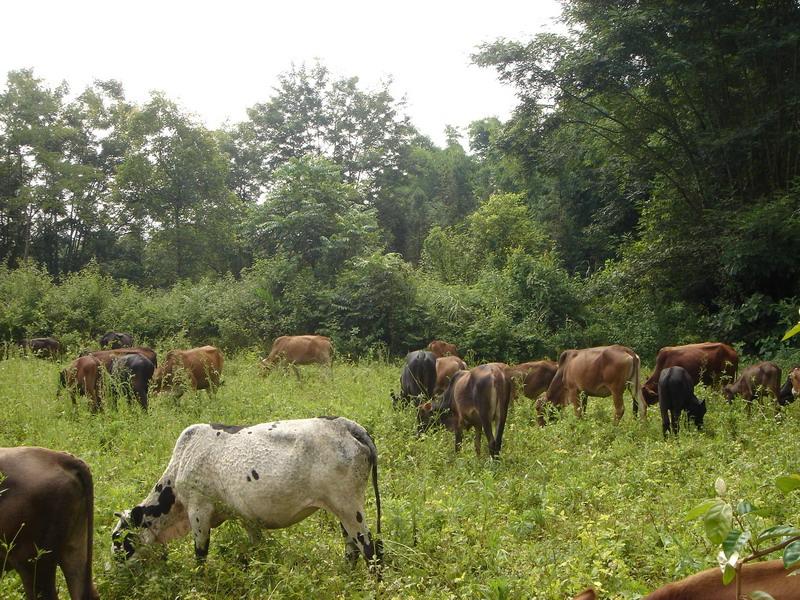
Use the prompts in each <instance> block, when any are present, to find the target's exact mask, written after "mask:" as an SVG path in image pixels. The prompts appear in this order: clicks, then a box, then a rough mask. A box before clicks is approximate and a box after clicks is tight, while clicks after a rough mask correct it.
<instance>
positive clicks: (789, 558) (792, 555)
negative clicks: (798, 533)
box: [783, 540, 800, 569]
mask: <svg viewBox="0 0 800 600" xmlns="http://www.w3.org/2000/svg"><path fill="white" fill-rule="evenodd" d="M798 563H800V540H798V541H796V542H792V543H791V544H789V545H788V546H786V548H784V549H783V566H784V567H786V568H787V569H790V568H792V567H794V566H796V565H797V564H798Z"/></svg>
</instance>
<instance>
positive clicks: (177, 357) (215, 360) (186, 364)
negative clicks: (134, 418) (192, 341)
mask: <svg viewBox="0 0 800 600" xmlns="http://www.w3.org/2000/svg"><path fill="white" fill-rule="evenodd" d="M224 362H225V359H224V358H223V356H222V352H220V351H219V349H217V348H215V347H214V346H201V347H200V348H191V349H189V350H170V351H169V352H167V355H166V356H165V357H164V362H163V364H162V365H161V366H160V367H158V368H157V369H156V372H155V374H154V375H153V382H154V384H155V391H156V392H163V391H166V390H170V391H172V392H173V393H174V394H176V395H177V396H180V395H181V394H183V392H184V391H185V388H186V386H187V385H188V387H190V388H191V389H193V390H208V391H209V392H214V391H216V388H217V387H218V386H219V377H220V375H221V374H222V366H223V363H224Z"/></svg>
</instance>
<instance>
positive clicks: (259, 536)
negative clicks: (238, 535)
mask: <svg viewBox="0 0 800 600" xmlns="http://www.w3.org/2000/svg"><path fill="white" fill-rule="evenodd" d="M244 529H245V531H246V532H247V539H249V540H250V543H251V544H252V545H253V546H256V545H258V544H260V543H261V542H262V540H263V539H264V535H263V531H262V529H261V527H259V526H258V525H255V524H253V523H245V524H244Z"/></svg>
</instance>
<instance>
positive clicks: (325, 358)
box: [261, 335, 333, 379]
mask: <svg viewBox="0 0 800 600" xmlns="http://www.w3.org/2000/svg"><path fill="white" fill-rule="evenodd" d="M277 364H287V365H290V366H291V367H292V369H293V370H294V373H295V375H297V378H298V379H299V378H300V371H298V370H297V365H324V366H327V367H328V368H329V369H332V367H333V345H332V344H331V338H329V337H325V336H324V335H282V336H281V337H279V338H277V339H276V340H275V341H274V342H272V349H271V350H270V352H269V356H267V358H265V359H264V360H262V361H261V366H262V368H263V369H264V372H265V373H266V372H268V371H269V370H270V369H272V367H274V366H275V365H277Z"/></svg>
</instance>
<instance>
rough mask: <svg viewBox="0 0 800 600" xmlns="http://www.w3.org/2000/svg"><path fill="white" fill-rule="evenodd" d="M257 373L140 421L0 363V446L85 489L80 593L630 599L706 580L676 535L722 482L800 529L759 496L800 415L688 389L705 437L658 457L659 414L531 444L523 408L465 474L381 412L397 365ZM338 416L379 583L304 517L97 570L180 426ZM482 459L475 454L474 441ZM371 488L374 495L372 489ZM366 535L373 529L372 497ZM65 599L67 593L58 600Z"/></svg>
mask: <svg viewBox="0 0 800 600" xmlns="http://www.w3.org/2000/svg"><path fill="white" fill-rule="evenodd" d="M257 365H258V357H257V356H256V355H255V354H241V355H238V356H235V357H229V358H228V360H227V362H226V365H225V373H224V379H225V385H224V386H223V387H222V388H221V390H220V391H219V393H218V394H217V395H216V396H215V397H209V396H208V395H207V394H206V393H205V392H201V393H198V394H186V395H184V397H183V398H181V400H180V402H179V403H178V404H176V403H175V402H174V401H173V400H172V399H171V397H168V396H160V397H158V396H154V397H153V399H152V408H151V411H150V413H149V414H146V415H144V414H141V412H140V411H139V410H138V408H136V407H135V406H134V407H132V408H129V407H127V406H125V405H124V403H123V404H122V405H121V406H120V407H119V408H118V409H117V410H106V411H105V412H104V413H102V414H98V415H91V414H89V411H88V409H87V406H86V403H85V402H84V403H79V404H78V405H77V406H76V407H73V406H72V405H71V404H70V403H69V401H68V399H67V398H66V397H62V398H61V399H60V400H56V399H55V389H56V379H57V373H58V370H59V368H60V365H57V364H54V363H51V362H47V361H42V360H36V359H26V358H12V359H9V360H5V361H2V362H0V446H16V445H23V444H26V445H39V446H46V447H49V448H53V449H59V450H66V451H69V452H72V453H73V454H76V455H77V456H79V457H81V458H83V459H84V460H85V461H86V462H87V463H88V464H89V465H90V467H91V468H92V472H93V475H94V481H95V545H94V550H95V564H94V578H95V582H96V584H97V587H98V590H99V592H100V595H101V597H102V598H104V599H116V598H119V599H122V598H126V599H127V598H142V599H144V598H147V599H159V598H165V599H166V598H177V597H180V598H182V599H184V600H185V599H198V598H220V599H221V598H315V599H319V598H322V599H325V598H372V597H381V598H398V599H399V598H431V599H433V598H436V599H441V598H494V599H502V598H543V599H561V598H565V597H571V596H572V595H574V594H576V593H577V592H579V591H580V590H581V589H583V588H585V587H586V586H588V585H594V586H595V587H598V588H600V589H601V590H602V595H603V597H605V598H638V597H639V596H640V595H641V594H644V593H646V592H648V591H650V590H651V589H653V588H654V587H657V586H659V585H661V584H663V583H665V582H667V581H670V580H672V579H674V578H676V577H682V576H684V575H687V574H689V573H692V572H695V571H697V570H699V569H702V568H707V567H709V566H712V565H713V564H714V557H715V555H716V551H715V549H713V548H712V547H711V546H710V545H709V544H708V543H707V542H706V541H704V536H703V531H702V524H701V523H700V522H699V521H696V522H688V523H687V522H685V520H684V518H683V516H684V515H685V514H686V512H687V511H688V510H689V509H690V508H691V507H693V506H694V505H696V504H697V503H698V502H699V501H700V500H702V499H704V498H707V497H710V496H712V495H713V483H714V480H715V479H716V478H717V477H723V478H724V479H725V480H726V482H727V483H728V489H729V496H730V497H731V498H733V499H734V500H737V499H739V498H747V499H749V500H751V501H752V502H753V503H754V504H756V505H758V506H762V505H763V506H773V505H774V506H778V507H780V508H777V509H775V510H773V511H772V512H771V513H769V514H768V515H767V516H766V517H765V518H764V523H773V522H774V523H778V522H792V523H800V518H798V517H799V516H800V515H798V509H800V501H798V498H797V497H796V496H794V497H793V496H788V497H783V496H782V495H781V494H780V493H779V492H777V491H776V490H775V488H774V486H772V481H773V480H774V478H775V477H776V476H778V475H781V474H785V473H789V472H796V471H797V470H798V444H797V440H798V439H799V438H800V403H798V404H796V405H792V406H791V407H789V409H788V410H785V411H784V412H783V418H782V419H781V420H780V421H779V422H776V419H775V418H774V412H773V410H772V408H771V406H770V407H768V408H762V409H758V408H757V409H756V410H754V411H753V414H752V415H751V416H750V417H748V416H747V415H746V414H745V412H744V410H743V409H742V407H741V406H738V405H734V406H733V407H729V406H727V405H725V403H724V402H723V401H722V399H721V397H720V396H719V395H717V394H716V393H712V392H709V391H705V390H702V391H701V393H704V395H705V396H706V397H707V401H708V403H709V411H708V414H707V415H706V430H705V431H704V432H702V433H697V432H696V431H694V430H690V429H689V428H684V429H685V431H682V432H681V435H680V438H679V439H678V440H670V441H667V442H665V441H664V440H663V439H662V436H661V424H660V418H659V416H658V414H657V411H653V410H652V409H651V411H650V412H649V414H650V419H649V421H648V423H647V425H646V426H642V425H641V424H640V423H638V422H635V421H634V420H633V418H632V416H631V414H630V399H629V397H627V396H626V410H627V412H626V415H625V417H624V418H623V420H622V423H621V424H620V425H619V426H616V427H615V426H614V425H612V406H611V401H610V399H590V401H589V410H588V414H587V416H586V417H585V418H584V419H582V420H577V419H575V418H574V416H573V415H572V411H571V410H567V411H564V414H563V416H562V418H561V419H560V420H559V421H557V422H555V423H552V424H550V425H548V426H547V427H546V428H544V429H540V428H539V427H538V426H536V424H535V420H534V412H533V406H532V401H530V400H527V399H525V398H522V399H521V400H520V401H518V402H517V404H516V405H515V406H514V408H513V410H512V413H511V415H510V417H509V422H508V427H507V429H506V436H505V440H504V446H503V450H502V454H501V459H500V460H499V461H496V462H490V461H488V460H487V458H486V456H485V455H484V456H482V457H481V458H480V459H478V458H476V457H475V454H474V452H473V450H472V438H471V434H468V435H467V436H466V437H465V443H464V448H463V449H462V451H461V453H460V454H459V455H456V454H455V453H454V450H453V436H452V434H451V433H449V432H445V431H435V432H431V433H429V434H428V435H427V436H425V437H423V438H421V439H415V438H414V436H413V430H414V415H413V413H412V411H406V412H394V411H393V410H392V408H391V402H390V400H389V391H390V390H392V389H395V387H396V386H397V380H398V377H399V371H400V368H399V364H386V363H378V362H362V363H358V364H338V365H337V366H336V367H335V370H334V378H333V379H332V380H331V379H330V378H329V377H328V375H327V372H326V371H324V370H318V369H314V368H307V369H305V370H304V373H303V375H304V378H303V381H302V382H301V383H298V382H297V381H296V380H295V378H294V377H293V376H291V375H282V374H280V373H275V374H273V375H271V376H269V377H267V378H262V377H259V375H258V368H257ZM326 414H335V415H342V416H347V417H349V418H352V419H354V420H355V421H357V422H359V423H361V424H362V425H364V426H365V427H366V428H367V429H368V430H369V431H370V432H371V433H372V435H373V437H374V438H375V442H376V445H377V447H378V454H379V471H380V474H379V478H380V487H381V497H382V505H383V514H384V520H383V539H384V544H385V551H386V559H387V567H386V569H385V571H384V575H383V579H382V581H381V582H377V581H376V579H375V578H374V577H372V576H371V575H370V574H369V573H368V571H367V569H366V567H365V565H364V563H363V561H360V562H359V564H358V566H357V568H356V569H355V570H351V569H350V567H349V566H348V565H347V563H346V562H345V560H344V545H343V543H342V541H341V536H340V534H339V530H338V523H337V522H336V520H335V519H334V518H333V517H332V516H330V515H328V514H327V513H324V512H323V511H319V512H318V513H316V514H314V515H312V516H311V517H309V518H308V519H306V520H305V521H303V522H302V523H300V524H298V525H296V526H294V527H291V528H289V529H284V530H278V531H273V532H268V533H267V535H266V536H265V540H264V542H263V543H261V544H259V545H258V546H256V547H252V546H250V544H249V542H248V538H247V535H246V533H245V531H244V529H243V528H242V527H240V526H239V525H238V524H236V523H235V522H229V523H226V524H224V525H222V526H221V527H219V528H218V529H215V530H213V532H212V536H211V551H210V554H209V558H208V562H207V564H206V566H205V567H204V568H201V569H198V568H196V566H195V560H194V552H193V549H192V544H191V541H190V539H189V538H188V537H187V538H185V539H183V540H177V541H175V542H173V543H171V544H170V545H169V551H168V558H167V560H166V561H165V560H164V559H163V557H162V556H158V555H157V553H156V554H154V555H153V556H151V557H149V558H148V559H146V560H144V561H142V562H141V563H139V564H133V565H127V564H119V563H117V562H115V561H113V560H112V559H111V557H110V534H111V528H112V527H113V525H114V522H115V520H116V519H115V518H114V516H113V513H114V511H115V510H120V509H123V508H131V507H132V506H134V505H135V504H136V503H138V502H140V501H141V500H142V499H143V498H144V496H145V495H146V493H147V492H148V490H149V489H151V487H152V485H153V484H154V483H155V481H156V480H157V478H158V477H159V476H160V474H161V473H162V471H163V469H164V467H165V466H166V464H167V462H168V460H169V457H170V455H171V453H172V447H173V445H174V443H175V440H176V438H177V436H178V434H179V433H180V431H181V430H182V429H183V428H184V427H186V426H187V425H189V424H191V423H196V422H222V423H229V424H247V423H256V422H262V421H268V420H274V419H288V418H301V417H309V416H318V415H326ZM483 447H484V452H486V444H485V442H484V445H483ZM368 489H369V488H368ZM367 503H368V508H367V520H368V522H369V524H370V526H371V527H372V528H373V530H374V522H375V510H374V502H373V500H372V498H371V493H369V492H368V495H367ZM60 589H61V590H62V592H61V593H62V595H63V596H65V597H66V589H65V588H64V586H63V581H62V582H61V588H60ZM0 598H3V599H6V598H9V599H16V598H22V591H21V586H20V584H19V579H18V577H17V576H16V575H15V574H7V575H6V576H4V577H3V578H2V579H0Z"/></svg>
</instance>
